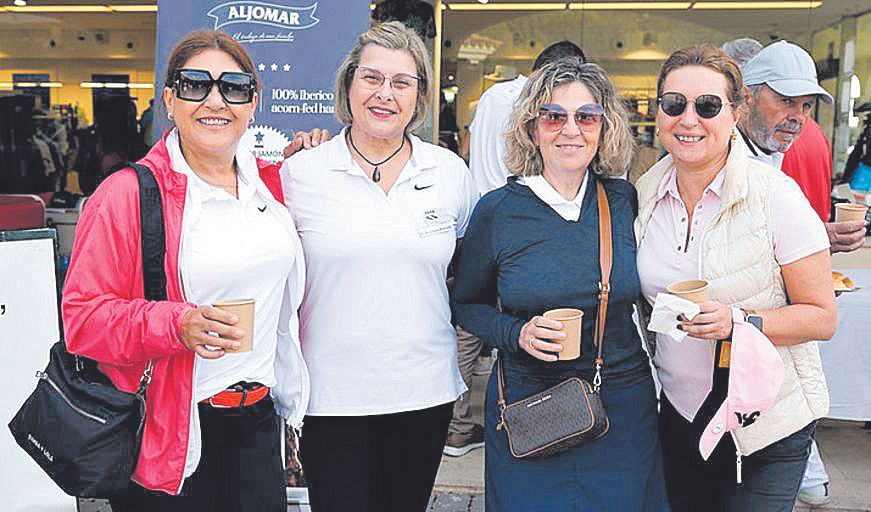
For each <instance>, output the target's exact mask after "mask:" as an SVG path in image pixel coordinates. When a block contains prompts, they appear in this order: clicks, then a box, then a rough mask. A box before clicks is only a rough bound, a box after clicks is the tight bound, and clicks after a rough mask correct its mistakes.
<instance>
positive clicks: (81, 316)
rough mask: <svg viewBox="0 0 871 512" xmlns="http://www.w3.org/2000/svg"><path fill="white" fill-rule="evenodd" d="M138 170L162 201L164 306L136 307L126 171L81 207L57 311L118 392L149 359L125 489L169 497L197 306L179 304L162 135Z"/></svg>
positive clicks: (133, 227) (276, 187)
mask: <svg viewBox="0 0 871 512" xmlns="http://www.w3.org/2000/svg"><path fill="white" fill-rule="evenodd" d="M140 163H142V164H145V165H147V166H148V167H149V168H151V170H152V171H153V172H154V175H155V177H156V178H157V183H158V185H159V187H160V191H161V196H162V200H163V209H164V211H163V216H164V224H165V226H166V277H167V299H168V300H167V301H162V302H153V301H146V300H145V299H144V298H143V297H144V290H143V284H142V254H141V249H140V223H139V185H138V182H137V179H136V173H135V172H134V171H133V170H132V169H129V168H128V169H124V170H122V171H119V172H117V173H115V174H113V175H111V176H110V177H108V178H107V179H106V180H105V181H104V182H103V183H102V184H101V185H100V187H99V188H98V189H97V190H96V191H95V192H94V194H93V195H92V196H91V198H90V199H89V200H88V203H87V207H86V208H85V210H84V212H83V214H82V217H81V219H79V223H78V226H77V228H76V237H75V244H74V246H73V253H72V259H71V261H70V267H69V272H68V274H67V279H66V283H65V285H64V292H63V300H62V306H61V308H62V315H63V321H64V330H65V334H66V336H65V339H66V343H67V347H68V349H69V351H70V352H72V353H76V354H81V355H83V356H86V357H88V358H91V359H94V360H97V361H99V362H100V369H101V370H102V371H103V373H105V374H106V375H107V376H108V377H109V378H110V379H111V380H112V382H113V383H114V384H115V386H116V387H118V389H121V390H124V391H128V392H133V391H135V390H136V389H137V388H138V385H139V378H140V377H141V375H142V372H143V370H144V369H145V365H146V363H147V361H148V360H154V373H153V379H152V382H151V384H150V385H149V386H148V392H147V397H146V403H147V414H146V421H145V431H144V434H143V438H142V449H141V452H140V455H139V462H138V465H137V467H136V472H135V473H134V474H133V480H134V481H135V482H137V483H138V484H139V485H141V486H143V487H145V488H147V489H153V490H159V491H164V492H166V493H169V494H177V493H178V491H179V489H180V488H181V483H182V480H183V479H184V469H185V461H186V457H187V448H188V436H189V429H190V420H191V406H192V404H191V400H192V398H191V395H192V387H193V367H194V353H193V352H191V351H190V350H188V349H187V348H186V347H185V346H184V345H183V344H182V343H181V341H180V339H179V331H180V327H181V320H182V317H183V316H184V314H185V313H186V312H187V311H188V310H189V309H191V308H195V307H196V305H195V304H191V303H186V302H183V294H182V287H181V283H180V279H179V275H180V274H179V267H178V256H179V241H180V238H181V227H182V213H183V211H184V208H185V196H186V190H187V177H186V176H185V175H183V174H180V173H177V172H174V171H173V170H172V169H171V161H170V157H169V153H168V151H167V147H166V135H164V137H163V140H161V141H159V142H158V143H157V144H156V145H155V146H154V147H153V148H152V149H151V151H149V153H148V154H147V155H146V156H145V158H143V159H142V160H140ZM258 167H259V168H260V175H261V178H262V179H263V181H264V182H265V183H266V185H267V187H268V188H269V190H270V191H271V192H272V194H273V195H274V196H275V197H276V199H277V200H278V201H279V202H283V194H282V191H281V181H280V179H279V177H278V166H277V165H273V164H269V163H268V162H263V161H259V160H258Z"/></svg>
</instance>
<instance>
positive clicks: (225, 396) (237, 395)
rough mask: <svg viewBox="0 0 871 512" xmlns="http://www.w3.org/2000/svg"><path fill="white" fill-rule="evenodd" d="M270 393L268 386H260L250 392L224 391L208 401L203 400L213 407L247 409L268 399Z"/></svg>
mask: <svg viewBox="0 0 871 512" xmlns="http://www.w3.org/2000/svg"><path fill="white" fill-rule="evenodd" d="M268 393H269V388H268V387H266V386H260V387H258V388H254V389H252V390H250V391H248V390H242V391H230V390H224V391H221V392H220V393H218V394H216V395H213V396H211V397H209V398H207V399H206V400H203V402H206V403H208V404H209V405H211V406H212V407H223V408H232V407H247V406H249V405H254V404H256V403H257V402H259V401H260V400H263V398H264V397H266V395H267V394H268Z"/></svg>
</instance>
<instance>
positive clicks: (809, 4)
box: [692, 0, 823, 10]
mask: <svg viewBox="0 0 871 512" xmlns="http://www.w3.org/2000/svg"><path fill="white" fill-rule="evenodd" d="M821 5H823V2H821V1H819V0H816V1H805V0H801V1H793V2H788V1H786V2H696V3H694V4H693V7H692V8H693V9H716V10H730V9H816V8H817V7H819V6H821Z"/></svg>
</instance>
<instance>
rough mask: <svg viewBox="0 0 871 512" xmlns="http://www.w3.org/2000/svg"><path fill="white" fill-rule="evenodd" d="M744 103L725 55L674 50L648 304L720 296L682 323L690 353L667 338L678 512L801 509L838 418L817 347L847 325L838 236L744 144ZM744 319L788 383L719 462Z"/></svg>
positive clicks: (669, 430)
mask: <svg viewBox="0 0 871 512" xmlns="http://www.w3.org/2000/svg"><path fill="white" fill-rule="evenodd" d="M743 94H744V92H743V87H742V78H741V71H740V69H739V68H738V65H737V64H736V63H735V62H734V61H733V60H732V59H731V58H729V57H728V56H727V55H726V54H725V53H723V52H722V51H721V50H719V49H718V48H715V47H713V46H710V45H702V46H696V47H692V48H686V49H683V50H678V51H677V52H675V53H673V54H672V55H671V56H670V57H669V58H668V59H667V60H666V61H665V63H664V64H663V66H662V70H661V71H660V73H659V78H658V79H657V95H658V101H657V111H656V127H657V128H656V131H657V134H658V136H659V139H660V141H661V142H662V145H663V146H664V147H665V149H666V150H667V151H668V152H669V155H668V156H666V157H665V158H663V159H662V160H661V161H660V162H659V163H657V164H656V165H654V166H653V167H652V168H651V169H650V171H648V172H647V173H646V174H645V175H644V176H642V177H641V178H640V180H639V181H638V183H637V187H638V198H639V204H640V213H639V216H638V220H637V221H636V237H637V239H638V242H639V247H638V273H639V275H640V276H641V289H642V292H643V294H644V297H645V298H646V300H647V301H648V302H649V303H651V304H652V303H653V302H654V299H655V297H656V294H657V293H660V292H664V291H665V289H666V286H667V285H668V284H669V283H672V282H676V281H681V280H687V279H703V280H706V281H707V282H708V286H709V288H708V290H709V295H710V300H708V301H706V302H702V303H700V304H699V307H700V309H701V312H700V313H699V314H698V315H696V316H694V317H693V318H692V320H687V319H686V318H683V317H681V318H679V320H681V322H680V328H681V329H682V330H684V331H685V332H686V333H687V335H688V336H687V337H686V338H685V339H684V340H683V341H682V342H677V341H675V340H674V339H673V338H671V337H669V336H666V335H663V334H657V335H656V344H655V355H654V359H653V360H654V363H655V366H656V370H657V374H658V377H659V380H660V382H661V383H662V391H663V392H662V395H661V406H660V432H661V437H662V446H663V453H664V467H665V477H666V486H667V490H668V497H669V501H670V503H671V507H672V509H673V510H676V511H696V510H717V511H736V512H737V511H745V510H765V511H784V512H788V511H791V510H792V509H793V505H794V503H795V498H796V495H797V494H798V490H799V485H800V483H801V479H802V475H803V474H804V468H805V463H806V461H807V457H808V453H809V450H810V444H811V440H812V439H813V435H814V427H815V425H816V420H817V419H818V418H820V417H822V416H824V415H825V413H826V412H827V410H828V394H827V391H826V383H825V379H824V377H823V373H822V368H821V365H820V358H819V353H818V350H817V345H816V343H815V342H814V341H811V340H825V339H829V338H830V337H831V336H832V334H833V333H834V330H835V327H836V325H837V321H836V309H835V301H834V293H833V290H832V280H831V262H830V258H829V250H828V248H829V241H828V237H827V236H826V231H825V228H824V227H823V224H822V223H821V222H820V219H819V217H817V215H816V214H815V213H814V210H813V209H812V208H811V206H810V204H809V203H808V202H807V200H806V199H805V197H804V195H803V194H802V192H801V190H800V189H799V188H798V186H797V185H796V184H795V182H794V181H792V179H791V178H789V177H787V176H786V175H784V174H782V173H781V172H779V171H777V170H775V169H774V168H772V167H770V166H768V165H766V164H763V163H760V162H758V161H756V160H754V159H752V158H751V157H750V155H748V153H747V151H746V149H745V145H744V144H742V143H740V140H739V141H738V142H737V143H736V142H735V140H736V135H735V134H736V133H737V132H736V130H735V124H736V122H737V120H738V115H739V113H740V112H741V110H740V107H741V104H742V100H743ZM743 322H749V323H752V324H753V325H755V326H756V328H757V329H759V330H760V331H761V332H762V333H763V334H764V335H765V336H766V337H767V338H768V339H769V340H770V341H771V343H772V344H773V345H774V346H775V347H776V349H777V351H778V352H779V354H780V356H781V359H782V361H783V365H784V368H785V375H786V376H785V378H784V381H783V385H782V387H781V389H780V392H779V394H778V395H777V398H776V401H775V403H774V405H773V406H772V407H771V409H769V410H768V411H766V412H764V413H762V415H761V416H758V417H755V418H754V417H751V418H750V419H749V420H747V418H744V419H742V420H741V421H742V423H741V425H743V427H741V428H737V429H735V430H731V431H730V432H729V433H730V434H731V435H726V436H724V437H723V438H722V439H721V440H720V441H719V444H718V445H717V446H716V449H715V450H714V451H713V453H712V454H711V455H710V458H708V460H707V461H705V460H703V459H702V456H701V454H700V448H699V447H700V443H699V440H700V437H701V435H702V432H703V431H704V430H705V429H707V427H708V424H709V422H711V420H712V418H713V417H714V415H715V413H716V412H717V411H718V409H719V408H720V406H721V405H722V404H723V403H724V400H725V398H726V396H727V392H728V389H729V370H730V364H731V357H730V356H731V347H732V346H733V345H734V343H738V342H739V341H740V340H736V341H735V342H732V343H725V342H724V341H723V340H730V339H731V333H732V329H733V323H743ZM642 324H643V325H646V322H644V321H642ZM730 414H731V413H730ZM751 416H752V415H751ZM724 427H725V425H719V424H714V425H713V426H712V427H711V428H710V429H709V430H711V431H712V433H714V434H718V433H721V432H722V429H723V428H724ZM717 429H720V430H719V431H718V430H717Z"/></svg>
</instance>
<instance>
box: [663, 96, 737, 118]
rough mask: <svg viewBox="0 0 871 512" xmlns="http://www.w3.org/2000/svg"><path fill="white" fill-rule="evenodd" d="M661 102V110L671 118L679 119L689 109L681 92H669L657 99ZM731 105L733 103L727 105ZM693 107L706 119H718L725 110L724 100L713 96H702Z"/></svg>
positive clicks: (694, 101)
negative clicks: (718, 115)
mask: <svg viewBox="0 0 871 512" xmlns="http://www.w3.org/2000/svg"><path fill="white" fill-rule="evenodd" d="M656 101H657V102H659V108H661V109H662V111H663V112H665V113H666V114H668V115H670V116H671V117H677V116H679V115H681V114H683V113H684V111H685V110H686V109H687V103H688V100H687V97H686V96H684V95H683V94H681V93H679V92H667V93H665V94H663V95H662V96H660V97H659V98H657V99H656ZM726 104H728V105H731V103H728V102H727V103H726ZM693 105H695V107H696V114H697V115H698V116H699V117H701V118H704V119H711V118H714V117H717V114H719V113H720V111H721V110H723V99H722V98H720V97H719V96H715V95H713V94H702V95H701V96H699V97H698V98H696V99H695V100H693Z"/></svg>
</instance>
